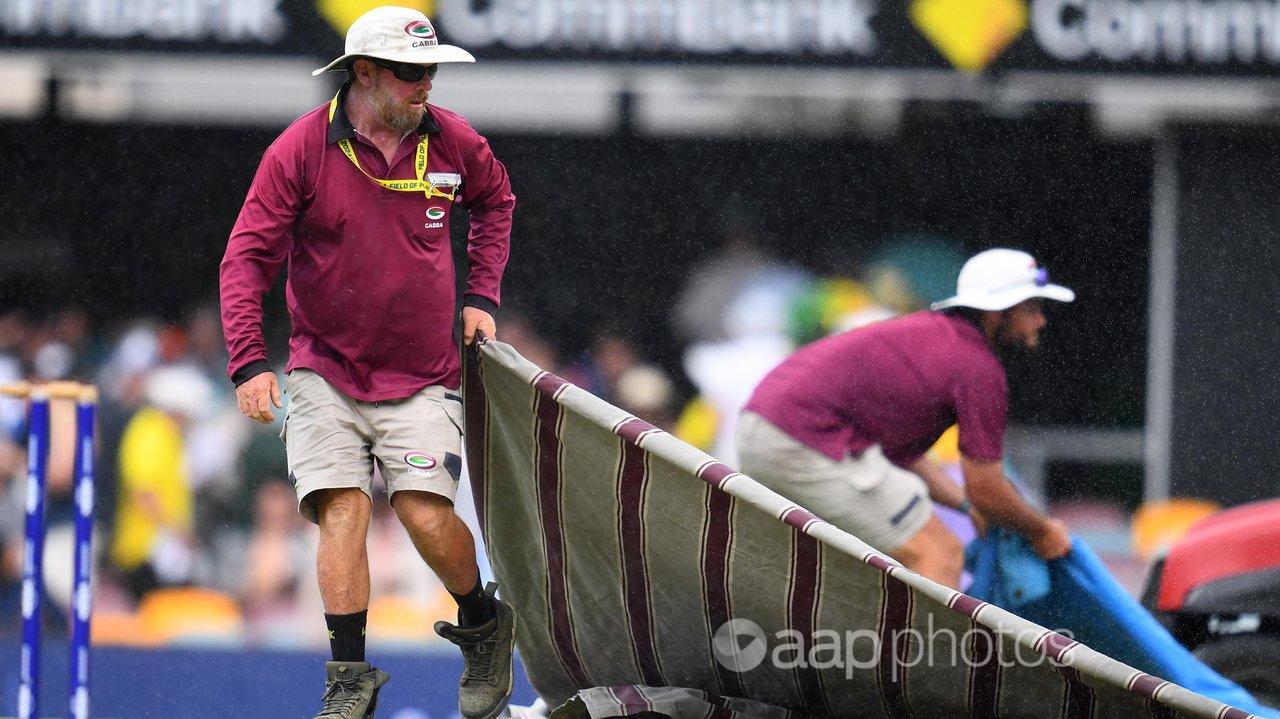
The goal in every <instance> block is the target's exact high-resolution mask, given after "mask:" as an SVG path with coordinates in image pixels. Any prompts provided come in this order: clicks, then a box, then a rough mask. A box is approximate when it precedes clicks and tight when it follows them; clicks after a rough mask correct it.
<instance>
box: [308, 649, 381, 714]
mask: <svg viewBox="0 0 1280 719" xmlns="http://www.w3.org/2000/svg"><path fill="white" fill-rule="evenodd" d="M324 670H325V674H326V675H327V676H326V677H325V682H324V706H323V707H321V708H320V713H319V714H317V715H316V716H315V719H366V718H367V719H373V710H374V709H377V708H378V690H379V689H381V688H382V685H383V684H386V683H387V681H388V680H390V679H391V676H390V675H389V674H387V673H386V672H384V671H382V670H381V669H379V668H377V667H375V666H372V665H370V664H369V662H325V663H324Z"/></svg>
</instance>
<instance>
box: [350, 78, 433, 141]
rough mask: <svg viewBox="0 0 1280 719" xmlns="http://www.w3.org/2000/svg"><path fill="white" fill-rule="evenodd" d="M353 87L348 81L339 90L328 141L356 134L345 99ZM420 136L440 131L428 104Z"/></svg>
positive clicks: (423, 115)
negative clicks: (348, 115)
mask: <svg viewBox="0 0 1280 719" xmlns="http://www.w3.org/2000/svg"><path fill="white" fill-rule="evenodd" d="M349 89H351V83H350V82H348V83H346V84H344V85H343V86H342V89H341V90H339V91H338V106H337V108H335V110H334V113H333V120H332V121H331V122H330V123H329V132H328V135H327V136H326V138H325V139H326V141H327V142H328V143H329V144H331V145H332V144H333V143H335V142H337V141H338V140H344V139H345V140H350V139H352V138H354V137H355V136H356V128H355V125H352V124H351V118H349V117H347V108H346V107H345V100H346V99H347V90H349ZM416 129H417V133H418V136H419V137H421V136H422V135H435V134H437V133H439V132H440V125H438V124H436V121H435V119H434V118H433V117H431V106H430V105H428V106H427V111H426V112H424V113H422V122H419V123H418V127H417V128H416Z"/></svg>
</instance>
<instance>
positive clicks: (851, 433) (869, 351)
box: [746, 312, 1008, 466]
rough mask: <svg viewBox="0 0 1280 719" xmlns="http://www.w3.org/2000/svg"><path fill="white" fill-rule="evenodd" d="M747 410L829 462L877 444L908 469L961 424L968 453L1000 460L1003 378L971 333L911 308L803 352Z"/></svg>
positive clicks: (771, 377) (958, 321) (951, 319)
mask: <svg viewBox="0 0 1280 719" xmlns="http://www.w3.org/2000/svg"><path fill="white" fill-rule="evenodd" d="M746 409H747V410H748V411H752V412H755V413H757V414H759V415H761V416H763V417H764V418H765V419H767V420H769V422H771V423H773V424H774V425H776V426H777V427H778V428H779V429H781V430H783V431H784V432H786V433H787V434H789V435H791V436H792V437H794V438H795V439H796V440H798V441H799V442H801V443H802V444H804V445H805V446H808V447H811V448H813V449H815V450H817V451H819V452H822V453H823V454H825V455H827V456H828V457H831V458H832V459H840V458H842V457H844V456H846V455H857V454H860V453H861V452H862V451H863V450H865V449H867V448H868V447H870V446H871V445H874V444H879V445H880V446H881V447H882V448H883V450H884V453H885V456H886V457H888V458H889V460H890V461H892V462H894V463H895V464H898V465H901V466H906V465H909V464H911V463H912V462H914V461H915V460H916V459H918V458H919V457H920V456H921V455H923V454H924V453H925V452H926V451H928V449H929V447H931V446H932V445H933V443H934V442H936V441H937V440H938V437H940V436H941V435H942V433H943V432H944V431H946V429H947V428H948V427H950V426H951V425H952V424H959V426H960V451H961V452H962V453H963V454H964V455H965V456H966V457H970V458H972V459H976V460H998V459H1000V458H1001V454H1002V451H1003V444H1004V431H1005V422H1006V415H1007V411H1008V381H1007V379H1006V378H1005V372H1004V367H1003V366H1002V365H1001V364H1000V361H999V359H998V358H997V357H996V355H995V353H994V352H993V351H992V349H991V345H990V343H988V341H987V339H986V338H985V337H984V336H983V335H982V333H981V332H980V331H979V330H978V328H977V327H974V326H973V325H972V324H970V323H969V322H967V321H966V320H964V319H962V318H960V317H955V316H950V315H947V314H944V313H941V312H917V313H915V314H911V315H907V316H905V317H899V318H896V319H892V320H886V321H884V322H878V323H876V324H872V325H868V326H866V327H862V328H859V329H855V330H851V331H849V332H844V333H841V334H838V335H833V336H831V337H827V338H825V339H822V340H818V341H817V342H814V343H813V344H810V345H807V346H805V347H802V348H801V349H800V350H798V351H797V352H796V353H795V354H793V355H791V356H790V357H789V358H787V359H786V360H785V361H783V363H782V364H781V365H779V366H778V367H776V368H775V369H773V370H772V371H771V372H770V373H769V374H768V375H767V376H766V377H765V378H764V380H762V381H761V382H760V384H759V386H758V387H756V390H755V393H754V394H753V395H752V397H751V400H750V401H749V402H748V403H747V406H746Z"/></svg>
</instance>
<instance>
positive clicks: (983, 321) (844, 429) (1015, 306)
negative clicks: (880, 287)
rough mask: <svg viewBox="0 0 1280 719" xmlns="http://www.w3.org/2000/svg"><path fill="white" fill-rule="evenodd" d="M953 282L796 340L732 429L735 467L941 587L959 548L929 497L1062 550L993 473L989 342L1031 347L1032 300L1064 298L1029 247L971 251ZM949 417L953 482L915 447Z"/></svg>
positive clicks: (996, 451)
mask: <svg viewBox="0 0 1280 719" xmlns="http://www.w3.org/2000/svg"><path fill="white" fill-rule="evenodd" d="M957 285H958V288H957V293H956V296H955V297H952V298H950V299H948V300H945V301H943V302H939V303H936V304H935V305H934V306H933V309H934V310H935V311H931V312H917V313H915V314H911V315H907V316H905V317H900V318H897V319H893V320H887V321H884V322H879V323H876V324H873V325H869V326H867V327H863V328H860V329H856V330H852V331H849V332H845V333H842V334H838V335H834V336H832V337H828V338H826V339H823V340H819V341H817V342H814V343H813V344H811V345H808V346H806V347H803V348H801V349H800V350H799V351H797V352H796V353H795V354H793V355H792V356H791V357H789V358H787V359H786V360H785V361H784V362H783V363H782V364H781V365H779V366H778V367H777V368H775V369H774V370H772V371H771V372H770V373H769V374H768V375H767V376H766V377H765V378H764V380H762V381H761V382H760V385H759V386H758V387H757V388H756V390H755V393H754V394H753V395H752V397H751V400H750V401H749V402H748V403H747V406H746V408H745V409H744V410H743V416H742V419H741V423H740V424H739V426H738V434H737V445H738V451H739V453H740V463H741V465H742V471H744V472H746V473H747V474H748V475H750V476H751V477H754V478H755V479H756V480H758V481H760V482H761V483H763V484H765V485H767V486H769V487H770V488H772V489H774V490H775V491H777V492H778V493H779V494H782V495H783V496H786V497H788V498H789V499H791V500H792V501H795V502H798V503H799V504H800V505H802V506H804V507H806V508H808V509H810V510H812V511H814V512H816V513H817V514H818V515H819V516H821V517H823V518H824V519H826V520H827V521H829V522H831V523H832V524H835V525H836V526H838V527H840V528H841V529H844V530H845V531H847V532H849V533H851V534H853V535H855V536H857V537H860V538H861V539H863V540H864V541H866V542H867V543H868V544H870V545H872V546H873V547H875V548H876V549H879V550H880V551H882V552H886V553H888V554H890V555H892V556H893V557H895V558H897V559H898V560H899V561H901V562H902V563H903V564H904V565H905V566H906V567H908V568H909V569H912V570H914V571H916V572H917V573H919V574H922V575H924V576H926V577H928V578H930V579H933V580H934V581H936V582H939V583H941V584H945V585H947V586H949V587H957V586H958V585H959V583H960V572H961V570H962V569H963V547H962V546H961V545H960V541H959V540H958V539H957V538H956V537H955V535H953V534H952V533H951V532H950V531H949V530H948V529H947V528H946V527H945V526H944V525H943V524H942V522H941V521H940V520H939V519H938V518H937V517H936V516H934V513H933V505H932V503H931V501H930V498H931V497H932V500H933V501H937V502H940V503H942V504H944V505H946V506H949V507H953V508H955V509H959V510H961V511H965V512H968V513H970V514H971V515H973V517H974V519H975V521H976V522H977V523H978V524H979V525H980V526H981V525H982V524H983V523H985V521H987V520H990V521H992V522H995V523H996V524H999V525H1002V526H1006V527H1009V528H1011V529H1013V530H1015V531H1018V532H1020V533H1022V534H1024V535H1026V536H1027V538H1028V539H1030V541H1031V544H1032V546H1033V547H1034V549H1035V551H1036V553H1037V554H1039V555H1040V556H1041V557H1042V558H1044V559H1056V558H1058V557H1061V556H1062V555H1064V554H1066V553H1067V551H1068V550H1069V549H1070V548H1071V539H1070V537H1069V536H1068V534H1067V529H1066V525H1064V524H1063V523H1062V522H1060V521H1058V520H1054V519H1049V518H1048V517H1045V516H1043V515H1041V514H1040V513H1039V512H1037V511H1036V510H1034V509H1033V508H1032V507H1031V506H1030V505H1028V504H1027V502H1026V501H1024V500H1023V499H1022V497H1021V496H1020V495H1019V494H1018V492H1017V490H1016V489H1014V487H1013V485H1012V484H1010V483H1009V482H1008V480H1006V478H1005V476H1004V470H1003V466H1002V463H1001V460H1002V456H1003V450H1004V447H1003V442H1004V430H1005V420H1006V412H1007V408H1008V384H1007V380H1006V378H1005V372H1004V368H1003V366H1002V365H1001V364H1000V360H999V359H998V358H997V356H996V354H995V348H997V347H1001V346H1008V347H1021V348H1025V349H1034V348H1035V347H1036V346H1038V345H1039V342H1040V331H1041V330H1043V329H1044V326H1045V317H1044V313H1043V311H1042V307H1041V303H1042V299H1041V298H1047V299H1052V300H1057V301H1060V302H1070V301H1072V300H1073V299H1075V294H1074V293H1073V292H1072V291H1071V290H1069V289H1067V288H1065V287H1061V286H1059V285H1052V284H1049V282H1048V275H1047V274H1046V273H1045V271H1044V270H1042V269H1040V268H1038V267H1037V266H1036V263H1035V260H1034V259H1032V257H1031V255H1028V254H1026V253H1025V252H1018V251H1016V250H1005V249H996V250H987V251H986V252H982V253H980V254H978V255H976V256H974V257H973V258H971V259H970V260H969V261H968V262H966V263H965V265H964V268H963V269H962V270H961V271H960V278H959V281H958V283H957ZM939 310H940V311H939ZM952 424H957V425H959V429H960V453H961V467H962V470H963V472H964V478H965V489H964V490H963V491H962V490H961V489H960V488H959V487H958V486H957V485H956V484H955V483H954V482H952V481H951V479H950V477H948V476H947V475H946V474H945V473H944V472H943V471H942V469H941V468H940V467H938V466H937V465H936V464H934V463H933V462H931V461H930V460H928V459H927V458H926V457H925V452H926V451H928V449H929V448H930V447H931V446H932V445H933V443H934V442H936V441H937V440H938V437H940V436H941V435H942V433H943V432H944V431H946V429H947V428H948V427H950V426H951V425H952ZM966 495H967V498H966Z"/></svg>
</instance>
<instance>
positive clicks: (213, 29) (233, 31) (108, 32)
mask: <svg viewBox="0 0 1280 719" xmlns="http://www.w3.org/2000/svg"><path fill="white" fill-rule="evenodd" d="M286 29H287V23H286V21H285V17H284V14H283V12H281V10H280V0H0V31H3V32H5V33H7V34H10V35H46V36H56V37H76V38H90V39H99V40H113V39H118V38H144V39H148V40H169V41H174V40H177V41H189V42H194V41H203V40H216V41H220V42H257V43H273V42H275V41H277V40H279V39H280V38H281V37H283V36H284V33H285V30H286Z"/></svg>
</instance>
